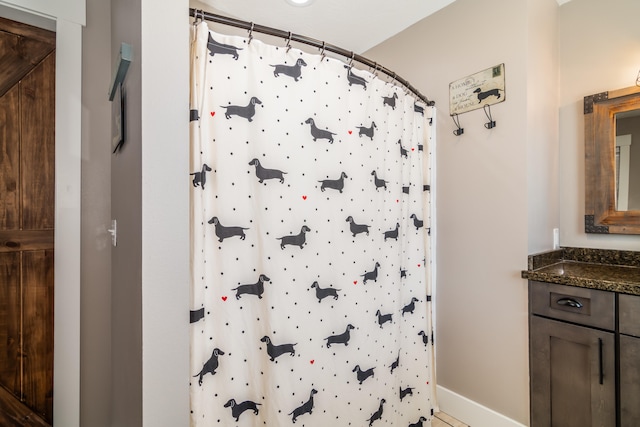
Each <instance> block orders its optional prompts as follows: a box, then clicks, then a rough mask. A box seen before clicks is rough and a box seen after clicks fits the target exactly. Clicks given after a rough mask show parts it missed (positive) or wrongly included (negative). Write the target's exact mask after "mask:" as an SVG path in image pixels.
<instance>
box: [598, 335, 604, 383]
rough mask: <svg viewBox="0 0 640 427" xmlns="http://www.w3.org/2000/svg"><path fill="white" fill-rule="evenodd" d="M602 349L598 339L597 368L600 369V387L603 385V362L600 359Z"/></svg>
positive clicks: (601, 343) (600, 340) (600, 339)
mask: <svg viewBox="0 0 640 427" xmlns="http://www.w3.org/2000/svg"><path fill="white" fill-rule="evenodd" d="M602 347H603V342H602V338H598V367H599V368H600V385H602V384H604V360H603V357H602V350H603V348H602Z"/></svg>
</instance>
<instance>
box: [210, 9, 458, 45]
mask: <svg viewBox="0 0 640 427" xmlns="http://www.w3.org/2000/svg"><path fill="white" fill-rule="evenodd" d="M454 1H455V0H393V1H388V0H315V1H314V2H313V3H312V4H311V5H309V6H305V7H297V6H292V5H290V4H289V3H287V2H286V1H285V0H200V3H202V4H204V5H210V6H211V7H213V8H214V9H216V10H217V11H218V13H221V14H223V15H225V16H232V17H235V18H238V19H242V20H244V21H249V22H254V23H256V24H260V25H265V26H268V27H273V28H277V29H280V30H284V31H291V32H292V33H295V34H299V35H303V36H307V37H312V38H314V39H317V40H321V41H324V42H326V43H328V44H333V45H335V46H338V47H341V48H343V49H346V50H348V51H353V52H355V53H357V54H361V53H363V52H364V51H366V50H368V49H370V48H372V47H374V46H376V45H378V44H380V43H381V42H383V41H384V40H386V39H388V38H389V37H392V36H394V35H395V34H397V33H399V32H401V31H402V30H404V29H406V28H408V27H409V26H411V25H412V24H414V23H416V22H418V21H420V20H421V19H423V18H425V17H427V16H429V15H431V14H432V13H434V12H436V11H438V10H440V9H441V8H443V7H445V6H447V5H448V4H450V3H453V2H454Z"/></svg>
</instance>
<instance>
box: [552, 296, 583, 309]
mask: <svg viewBox="0 0 640 427" xmlns="http://www.w3.org/2000/svg"><path fill="white" fill-rule="evenodd" d="M556 304H558V305H564V306H566V307H573V308H582V303H581V302H580V301H576V300H574V299H573V298H560V299H559V300H558V301H556Z"/></svg>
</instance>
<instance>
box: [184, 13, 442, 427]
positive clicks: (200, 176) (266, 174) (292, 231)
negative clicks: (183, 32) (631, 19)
mask: <svg viewBox="0 0 640 427" xmlns="http://www.w3.org/2000/svg"><path fill="white" fill-rule="evenodd" d="M191 14H192V16H195V17H196V20H195V22H194V24H193V26H192V40H191V100H190V109H191V111H190V120H191V122H190V123H191V124H190V126H191V133H190V135H191V141H190V153H191V163H190V168H191V174H190V176H189V180H190V185H191V266H192V268H191V329H190V330H191V375H192V378H191V382H190V395H191V425H192V426H203V427H204V426H214V425H216V426H220V425H224V426H258V425H261V426H283V425H290V424H294V423H295V424H296V425H301V426H318V427H319V426H327V425H331V424H333V425H336V426H350V425H352V426H362V425H369V426H374V425H394V426H395V425H398V426H404V425H414V426H428V425H430V424H431V419H432V418H433V411H434V407H435V405H436V404H435V384H434V380H433V379H434V371H433V328H432V316H431V311H432V300H431V295H432V294H431V278H432V274H431V271H432V263H431V236H430V231H431V211H432V207H431V203H432V200H431V170H432V168H431V161H432V160H431V157H432V151H433V148H434V146H435V120H433V118H434V117H435V107H434V106H433V103H432V102H429V101H428V99H427V98H426V97H424V96H423V95H421V94H419V93H418V92H417V91H416V90H415V89H414V88H412V87H410V86H408V83H407V84H403V83H402V82H404V80H402V79H401V78H400V77H399V76H395V74H392V72H390V71H389V70H387V69H386V68H383V67H380V66H378V65H377V64H375V63H372V62H371V61H368V60H367V59H366V58H362V57H360V56H357V55H354V54H351V53H348V52H347V54H346V55H345V52H346V51H342V50H341V49H339V48H336V47H334V46H327V45H326V44H325V43H322V42H316V41H313V40H312V39H308V38H306V40H302V39H301V37H300V36H295V38H294V37H293V36H292V35H291V34H290V33H284V34H288V36H287V38H288V40H289V42H288V43H287V44H286V45H284V46H273V45H269V44H267V43H265V42H262V41H260V40H258V39H256V38H255V37H254V33H255V32H259V31H261V30H262V31H263V32H265V33H269V32H268V31H266V27H260V26H256V25H253V24H249V23H242V22H241V21H235V20H233V21H234V23H235V24H230V25H235V26H239V25H238V22H240V23H241V24H242V25H247V28H248V29H249V30H250V32H249V33H248V34H247V37H240V36H231V35H224V34H221V33H218V32H214V31H212V30H210V29H209V27H208V25H207V22H206V20H208V19H213V18H214V16H213V15H210V14H206V13H204V12H198V11H194V10H191ZM228 19H229V18H224V17H219V20H228ZM227 24H229V23H227ZM271 34H272V35H281V33H278V34H274V33H273V31H272V32H271ZM291 40H293V41H298V42H300V43H307V44H313V43H315V45H316V46H318V48H319V51H320V52H319V53H318V54H313V53H308V52H304V51H302V50H300V49H297V48H295V47H293V46H291V43H290V42H291ZM329 50H330V51H331V52H333V53H337V54H339V55H343V56H345V61H341V60H338V59H335V58H329V57H328V56H327V55H325V52H326V51H329ZM356 62H357V63H360V64H365V65H366V66H369V67H371V68H370V69H369V70H367V69H358V68H357V67H356V66H355V65H354V63H356ZM367 62H369V64H367ZM374 65H375V66H374ZM381 75H387V76H391V77H390V78H388V79H387V78H382V77H381ZM405 83H406V82H405Z"/></svg>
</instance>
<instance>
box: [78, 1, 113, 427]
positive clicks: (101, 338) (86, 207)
mask: <svg viewBox="0 0 640 427" xmlns="http://www.w3.org/2000/svg"><path fill="white" fill-rule="evenodd" d="M110 18H111V2H110V1H105V0H88V1H87V25H86V27H84V29H83V31H82V38H83V43H82V58H83V61H82V75H83V79H82V232H81V236H82V241H81V245H82V257H81V276H80V279H81V287H82V288H81V311H80V316H81V327H80V358H81V362H80V363H81V366H80V425H81V426H95V427H106V426H109V425H111V424H110V419H111V239H110V236H109V235H108V233H107V228H109V225H110V220H111V198H110V197H109V196H110V193H111V166H110V165H111V150H110V146H111V138H110V134H111V103H110V102H109V101H108V99H107V87H108V86H109V79H110V78H111V19H110Z"/></svg>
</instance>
